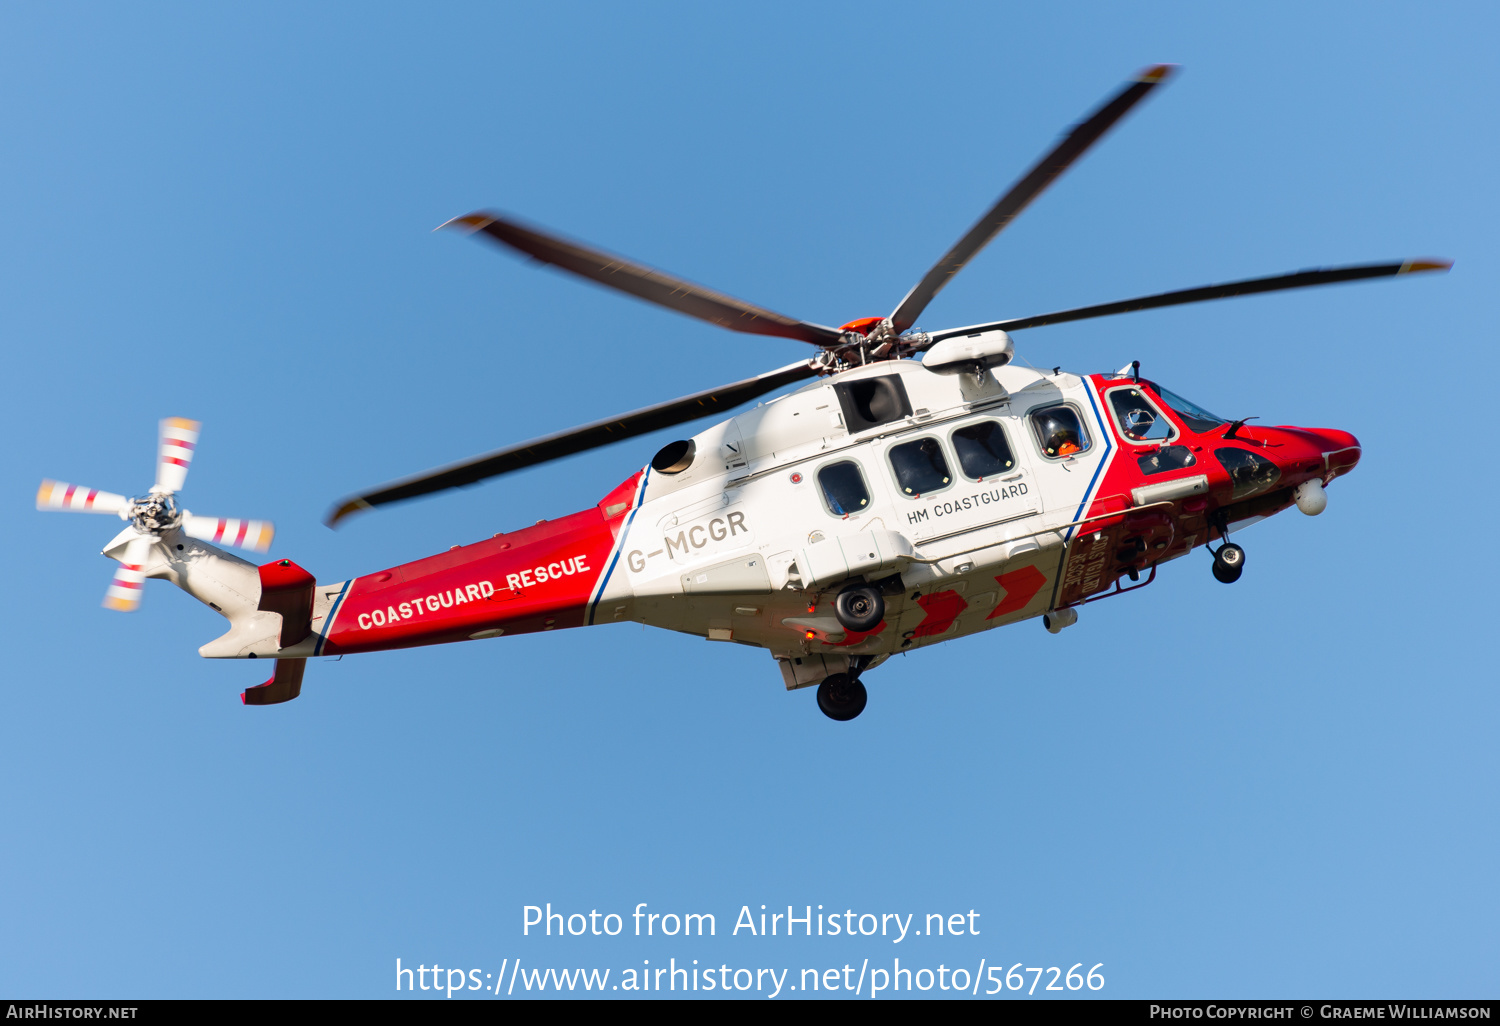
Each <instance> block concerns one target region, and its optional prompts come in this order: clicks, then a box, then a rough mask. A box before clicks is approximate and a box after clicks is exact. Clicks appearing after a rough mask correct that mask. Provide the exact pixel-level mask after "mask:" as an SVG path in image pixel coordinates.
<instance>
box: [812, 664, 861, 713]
mask: <svg viewBox="0 0 1500 1026" xmlns="http://www.w3.org/2000/svg"><path fill="white" fill-rule="evenodd" d="M869 697H870V696H869V693H868V692H866V691H865V686H864V684H862V683H860V680H859V678H858V677H851V676H849V675H848V674H847V673H835V674H833V675H831V676H828V677H824V678H823V683H821V684H819V685H818V708H819V709H822V710H823V715H824V716H827V717H828V718H829V719H830V720H838V721H839V722H844V721H846V720H852V719H854V717H856V716H858V715H859V714H860V713H862V712H864V711H865V702H866V701H868V700H869Z"/></svg>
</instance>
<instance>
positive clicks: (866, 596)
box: [833, 584, 885, 633]
mask: <svg viewBox="0 0 1500 1026" xmlns="http://www.w3.org/2000/svg"><path fill="white" fill-rule="evenodd" d="M833 615H834V616H836V617H838V621H839V623H840V625H842V626H843V628H844V630H846V631H860V632H861V633H863V632H864V631H873V630H874V629H875V628H876V627H879V626H880V621H881V620H884V619H885V596H884V595H882V594H880V589H879V588H872V587H871V586H870V585H868V584H856V585H852V586H850V587H848V588H845V589H844V590H843V591H841V592H839V597H838V598H836V599H834V600H833Z"/></svg>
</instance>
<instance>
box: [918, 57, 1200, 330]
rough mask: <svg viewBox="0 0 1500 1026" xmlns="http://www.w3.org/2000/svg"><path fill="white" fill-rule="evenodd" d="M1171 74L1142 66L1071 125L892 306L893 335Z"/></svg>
mask: <svg viewBox="0 0 1500 1026" xmlns="http://www.w3.org/2000/svg"><path fill="white" fill-rule="evenodd" d="M1174 70H1176V65H1174V64H1157V65H1155V66H1154V67H1150V68H1147V69H1146V70H1145V71H1143V72H1141V73H1140V74H1139V75H1138V76H1136V78H1135V80H1134V81H1132V82H1130V83H1128V84H1127V85H1126V86H1125V87H1124V88H1123V89H1121V90H1120V91H1119V92H1117V93H1116V94H1115V95H1114V96H1113V97H1111V98H1110V99H1109V100H1108V101H1107V102H1106V103H1105V104H1104V105H1103V106H1102V107H1100V108H1099V109H1098V110H1096V111H1094V113H1092V114H1090V115H1089V116H1088V117H1087V118H1085V119H1084V120H1083V121H1082V122H1081V123H1079V124H1078V125H1075V126H1074V128H1073V130H1072V131H1071V132H1069V133H1068V134H1067V135H1066V136H1064V137H1063V139H1062V140H1061V141H1060V142H1059V143H1058V144H1057V145H1056V146H1054V147H1053V148H1052V151H1051V152H1050V153H1048V154H1047V155H1046V156H1045V157H1043V158H1042V159H1041V160H1039V161H1037V162H1036V164H1035V165H1033V166H1032V168H1031V170H1030V171H1028V172H1026V174H1024V175H1022V176H1021V179H1020V180H1019V181H1017V182H1016V184H1014V185H1012V186H1011V187H1010V191H1008V192H1007V193H1006V194H1005V195H1004V196H1001V197H1000V198H999V199H998V200H996V201H995V205H994V206H993V207H991V208H990V209H989V210H988V211H986V212H985V215H984V216H983V217H981V218H980V219H979V220H978V221H977V222H975V224H974V227H972V228H970V229H969V231H968V233H967V234H965V235H964V237H963V238H961V239H959V240H958V242H956V243H954V245H953V248H952V249H950V250H949V251H948V252H947V253H945V254H943V258H942V259H941V260H939V261H938V262H937V263H936V264H934V265H933V266H932V270H930V271H928V272H927V275H926V277H924V278H923V279H922V280H921V281H919V282H917V284H916V286H915V287H914V288H913V289H912V290H911V291H910V292H908V293H907V294H906V298H905V299H903V300H901V305H900V306H898V307H896V312H895V313H893V314H891V325H892V326H893V327H894V328H895V329H896V331H897V332H902V331H905V330H906V329H907V328H910V327H911V326H912V325H913V324H915V323H916V322H917V318H918V317H920V316H922V311H923V310H925V309H926V308H927V304H928V303H930V302H932V298H933V297H934V296H936V295H937V294H938V292H939V291H940V290H941V289H942V288H943V286H944V285H947V284H948V280H949V279H950V278H952V277H953V276H954V275H955V274H957V273H958V272H959V271H961V270H963V269H964V265H965V264H967V263H968V262H969V261H970V260H972V259H973V258H974V255H975V254H976V253H978V252H979V251H980V250H981V249H983V248H984V247H985V245H986V244H987V243H988V242H989V241H990V240H991V239H993V238H994V237H995V236H996V235H997V234H999V232H1000V230H1001V229H1002V228H1004V227H1005V226H1006V225H1008V224H1010V223H1011V221H1013V220H1015V219H1016V216H1017V215H1018V214H1020V213H1021V211H1023V210H1025V209H1026V207H1027V205H1028V204H1030V203H1031V201H1032V200H1034V199H1036V198H1037V197H1038V196H1040V195H1041V194H1042V192H1043V190H1045V189H1046V188H1047V186H1049V185H1051V184H1052V182H1053V180H1054V179H1056V178H1057V177H1058V176H1059V175H1061V174H1062V173H1063V172H1064V171H1066V170H1067V169H1068V168H1069V167H1070V166H1072V164H1073V162H1074V161H1076V160H1077V159H1078V158H1079V157H1081V156H1083V155H1084V153H1086V152H1088V149H1089V147H1090V146H1092V145H1094V143H1096V142H1098V141H1099V139H1100V137H1101V136H1103V135H1104V133H1105V132H1107V131H1109V129H1110V128H1111V126H1113V125H1114V123H1115V122H1117V121H1119V120H1120V119H1121V118H1123V117H1124V116H1125V115H1126V114H1127V113H1128V112H1129V111H1130V108H1132V107H1134V106H1135V105H1136V104H1137V103H1139V102H1140V101H1141V100H1142V99H1144V98H1145V96H1146V94H1147V93H1149V92H1150V91H1151V90H1152V89H1155V88H1156V87H1157V86H1158V85H1160V84H1161V83H1162V82H1164V81H1165V80H1166V79H1167V77H1168V76H1170V75H1171V74H1172V72H1173V71H1174Z"/></svg>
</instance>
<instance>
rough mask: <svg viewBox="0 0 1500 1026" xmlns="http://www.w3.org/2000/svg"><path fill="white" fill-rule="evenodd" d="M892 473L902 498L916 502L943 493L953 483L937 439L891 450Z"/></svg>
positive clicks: (905, 444) (909, 443)
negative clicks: (927, 495) (917, 499)
mask: <svg viewBox="0 0 1500 1026" xmlns="http://www.w3.org/2000/svg"><path fill="white" fill-rule="evenodd" d="M890 458H891V469H892V470H894V471H895V472H896V484H897V485H898V486H900V488H901V494H902V495H906V496H910V497H911V498H917V497H919V496H922V495H926V494H929V493H931V492H937V491H941V490H942V489H944V488H947V487H948V486H949V485H950V484H952V483H953V475H952V473H950V472H949V470H948V460H947V459H946V458H945V457H944V456H943V447H942V446H941V445H939V444H938V440H937V439H936V438H919V439H917V440H916V441H915V442H902V443H901V444H900V445H893V446H891V452H890Z"/></svg>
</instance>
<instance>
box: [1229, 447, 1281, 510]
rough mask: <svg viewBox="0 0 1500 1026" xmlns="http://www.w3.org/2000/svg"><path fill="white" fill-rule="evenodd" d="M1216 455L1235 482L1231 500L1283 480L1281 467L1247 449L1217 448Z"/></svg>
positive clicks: (1241, 497) (1249, 494) (1246, 495)
mask: <svg viewBox="0 0 1500 1026" xmlns="http://www.w3.org/2000/svg"><path fill="white" fill-rule="evenodd" d="M1214 455H1215V456H1217V457H1218V459H1219V462H1220V463H1221V464H1223V465H1224V469H1225V470H1227V471H1229V480H1231V481H1232V482H1234V491H1233V492H1232V493H1230V496H1229V497H1230V499H1231V500H1238V499H1244V498H1247V497H1248V496H1251V495H1254V494H1256V493H1257V492H1263V491H1265V490H1266V489H1267V488H1270V487H1271V486H1272V485H1274V484H1275V483H1276V482H1277V481H1280V480H1281V469H1280V468H1279V467H1277V466H1276V464H1274V463H1272V462H1271V461H1270V460H1268V459H1266V458H1265V457H1264V456H1257V455H1255V453H1253V452H1250V451H1248V450H1246V449H1229V448H1225V449H1215V450H1214Z"/></svg>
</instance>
